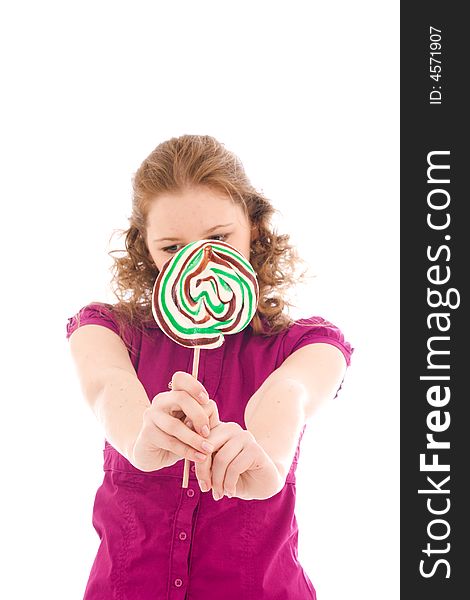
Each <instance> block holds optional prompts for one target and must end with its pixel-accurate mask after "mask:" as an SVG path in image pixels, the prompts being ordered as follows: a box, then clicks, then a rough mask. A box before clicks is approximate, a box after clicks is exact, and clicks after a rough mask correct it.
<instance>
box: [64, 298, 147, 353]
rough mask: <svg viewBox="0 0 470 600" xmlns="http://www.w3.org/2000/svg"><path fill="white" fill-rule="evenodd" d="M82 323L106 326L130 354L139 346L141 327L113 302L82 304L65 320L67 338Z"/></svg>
mask: <svg viewBox="0 0 470 600" xmlns="http://www.w3.org/2000/svg"><path fill="white" fill-rule="evenodd" d="M83 325H101V326H102V327H107V328H108V329H110V330H111V331H113V332H114V333H115V334H116V335H118V336H119V337H120V338H121V339H122V340H123V342H124V343H125V345H126V346H127V348H128V350H129V352H131V353H132V354H134V353H135V348H137V347H139V346H140V343H139V339H140V335H141V327H139V326H137V325H136V323H134V324H132V323H131V322H130V321H129V320H128V319H127V318H126V317H125V315H124V314H123V313H122V311H119V310H118V307H117V306H116V305H114V304H110V303H107V302H99V301H93V302H90V303H88V304H86V305H85V306H82V307H81V308H80V310H78V311H77V312H76V313H75V314H74V315H73V316H71V317H69V318H68V320H67V324H66V338H67V340H68V339H69V338H70V336H71V335H72V333H73V332H74V331H75V330H76V329H77V328H78V327H81V326H83Z"/></svg>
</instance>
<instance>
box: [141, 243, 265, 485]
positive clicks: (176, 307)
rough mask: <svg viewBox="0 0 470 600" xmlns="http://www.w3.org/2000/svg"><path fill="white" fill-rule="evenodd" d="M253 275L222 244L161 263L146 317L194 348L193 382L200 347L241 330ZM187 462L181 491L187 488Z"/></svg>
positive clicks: (253, 296) (254, 292) (252, 295)
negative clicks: (149, 312) (149, 314)
mask: <svg viewBox="0 0 470 600" xmlns="http://www.w3.org/2000/svg"><path fill="white" fill-rule="evenodd" d="M258 298H259V288H258V281H257V279H256V273H255V271H254V270H253V267H252V266H251V264H250V263H249V262H248V261H247V260H246V258H245V257H244V256H243V255H242V254H241V253H240V252H239V251H238V250H236V249H235V248H234V247H233V246H231V245H230V244H227V243H226V242H219V241H214V240H200V241H198V242H192V243H191V244H188V245H187V246H185V247H184V248H182V249H181V250H180V251H179V252H177V253H176V254H175V256H173V257H172V258H171V259H170V260H169V261H167V262H166V263H165V264H164V265H163V267H162V269H161V271H160V273H159V274H158V277H157V279H156V281H155V284H154V286H153V293H152V313H153V316H154V318H155V320H156V322H157V323H158V325H159V327H160V328H161V329H162V331H163V332H164V333H165V334H166V335H167V336H168V337H169V338H171V339H172V340H173V341H175V342H176V343H177V344H180V345H181V346H185V347H186V348H194V356H193V372H192V375H193V377H196V378H197V372H198V366H199V352H200V349H201V348H207V349H211V348H218V347H219V346H221V345H222V344H223V343H224V336H225V335H229V334H234V333H238V332H239V331H242V330H243V329H245V327H247V326H248V325H249V323H250V321H251V319H252V318H253V316H254V314H255V312H256V308H257V305H258ZM188 477H189V460H188V459H185V461H184V475H183V487H188Z"/></svg>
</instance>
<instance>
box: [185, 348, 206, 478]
mask: <svg viewBox="0 0 470 600" xmlns="http://www.w3.org/2000/svg"><path fill="white" fill-rule="evenodd" d="M200 351H201V349H200V348H198V346H195V347H194V354H193V372H192V376H193V377H195V378H196V379H197V372H198V370H199V352H200ZM188 481H189V459H187V458H185V459H184V471H183V483H182V485H181V487H184V488H187V487H188Z"/></svg>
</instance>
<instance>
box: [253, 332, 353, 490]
mask: <svg viewBox="0 0 470 600" xmlns="http://www.w3.org/2000/svg"><path fill="white" fill-rule="evenodd" d="M345 372H346V360H345V358H344V355H343V353H342V352H341V350H339V348H337V347H336V346H333V345H331V344H326V343H320V342H318V343H313V344H308V345H307V346H303V347H302V348H300V349H299V350H296V351H295V352H293V353H292V354H291V355H290V356H289V357H288V358H287V359H286V360H285V361H284V362H283V363H282V365H281V366H280V367H279V368H278V369H276V370H275V371H274V372H273V373H271V375H270V376H269V377H268V378H267V379H266V380H265V381H264V383H263V384H262V385H261V387H260V388H259V389H258V391H257V392H256V393H255V394H253V396H252V397H251V398H250V400H249V401H248V404H247V406H246V408H245V424H246V428H247V430H248V431H250V432H251V433H252V434H253V436H254V437H255V439H256V441H257V443H258V444H259V445H260V446H261V447H262V448H263V450H264V451H265V452H266V454H267V455H268V456H269V457H270V458H271V460H272V461H273V463H274V464H275V465H276V467H277V469H278V471H279V474H280V475H281V479H282V485H281V487H280V488H279V490H278V491H280V490H281V489H282V487H283V486H284V484H285V481H286V477H287V474H288V472H289V469H290V466H291V464H292V461H293V459H294V455H295V451H296V448H297V444H298V440H299V436H300V432H301V430H302V428H303V426H304V424H305V423H306V422H307V421H308V420H309V419H310V418H311V416H312V415H313V413H314V411H315V409H316V408H317V406H319V404H320V403H321V402H323V401H324V400H327V399H332V398H334V397H335V394H336V392H337V391H338V389H339V387H340V385H341V382H342V381H343V378H344V375H345Z"/></svg>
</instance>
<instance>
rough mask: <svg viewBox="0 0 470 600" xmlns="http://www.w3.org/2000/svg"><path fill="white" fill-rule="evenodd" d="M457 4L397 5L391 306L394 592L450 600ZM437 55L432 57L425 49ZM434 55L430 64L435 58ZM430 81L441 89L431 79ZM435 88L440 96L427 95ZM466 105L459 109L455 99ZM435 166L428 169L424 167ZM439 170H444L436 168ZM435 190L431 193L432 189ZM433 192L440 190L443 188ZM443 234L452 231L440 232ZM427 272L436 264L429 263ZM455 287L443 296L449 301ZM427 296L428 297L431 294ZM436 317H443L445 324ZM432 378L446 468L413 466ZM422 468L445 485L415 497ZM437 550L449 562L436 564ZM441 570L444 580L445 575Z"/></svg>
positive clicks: (462, 373) (464, 48) (462, 174)
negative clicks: (397, 381)
mask: <svg viewBox="0 0 470 600" xmlns="http://www.w3.org/2000/svg"><path fill="white" fill-rule="evenodd" d="M464 8H465V3H457V2H442V1H441V2H435V1H428V2H414V3H413V2H408V3H406V2H402V3H401V8H400V10H401V14H400V27H401V51H400V72H401V77H400V80H401V81H400V115H401V126H400V137H401V140H400V146H401V148H400V152H401V156H400V171H401V174H400V175H401V184H400V194H401V201H400V219H401V236H400V237H401V248H400V269H401V282H400V285H401V289H400V302H401V306H400V314H401V326H400V337H401V342H400V344H401V357H400V365H401V386H400V390H401V403H400V407H401V408H400V410H401V414H400V422H401V454H400V466H401V487H400V516H401V528H400V538H401V539H400V542H401V544H400V545H401V557H400V576H401V586H400V595H401V598H402V599H403V600H408V599H409V600H416V599H418V598H419V599H421V598H425V599H426V600H434V599H436V600H437V599H439V600H454V599H459V600H460V599H461V598H464V597H467V596H468V595H469V591H468V584H467V582H466V575H467V573H468V572H470V560H469V557H470V548H469V547H468V546H470V537H469V535H468V534H469V527H468V523H469V518H468V513H469V512H470V500H469V495H468V492H465V489H469V487H470V468H469V465H470V419H469V410H468V406H469V404H470V393H469V389H468V388H470V378H468V379H467V377H466V373H470V344H469V341H470V339H469V336H468V333H469V327H468V321H469V315H468V312H467V311H468V301H467V298H468V279H469V278H470V268H469V266H470V248H469V245H467V241H468V242H470V218H467V220H466V218H465V213H467V214H468V212H469V211H468V207H470V194H469V191H468V190H467V189H466V187H467V186H466V181H465V179H466V173H467V171H468V172H470V156H469V153H468V150H467V148H466V142H467V140H469V121H470V103H468V101H467V99H466V95H465V92H464V88H466V87H468V80H469V76H468V58H469V57H470V52H469V44H470V33H469V31H468V27H469V25H468V22H467V21H466V20H465V18H464V15H463V10H464ZM430 26H432V27H435V28H437V29H440V30H442V55H441V59H442V62H441V66H442V76H441V77H440V78H439V80H438V81H434V80H433V79H431V77H430V75H431V73H430V69H429V67H430V51H431V49H430ZM435 56H436V57H438V55H435ZM434 64H437V63H434ZM433 86H435V88H436V89H440V90H441V91H442V100H441V104H434V105H432V104H430V103H429V96H430V92H431V91H432V89H433ZM439 86H440V88H439ZM435 96H436V97H437V96H438V94H435ZM464 104H466V105H467V106H466V107H464ZM446 150H448V151H450V154H449V155H448V156H445V155H441V156H437V155H436V158H435V159H434V161H435V162H436V163H437V162H441V163H444V164H450V169H449V171H448V174H449V175H448V176H449V178H450V183H449V184H441V185H434V187H435V188H439V187H440V188H443V189H445V190H447V192H448V193H449V194H450V199H451V200H450V204H449V207H448V209H446V210H443V211H439V212H437V211H436V215H435V216H436V218H441V219H444V215H445V213H446V212H449V215H450V218H451V222H450V225H449V227H448V228H447V229H446V230H444V231H437V230H433V229H432V228H430V227H429V226H428V224H427V221H426V219H427V214H428V213H429V212H432V210H431V209H430V208H429V207H428V193H429V191H430V190H431V189H432V187H433V184H432V183H429V182H428V180H427V168H428V162H427V160H428V153H429V152H432V151H446ZM434 172H435V173H436V175H437V174H438V171H437V170H436V171H434ZM439 176H440V177H441V178H442V179H444V172H443V171H441V172H440V175H439ZM438 196H439V194H437V195H436V196H435V197H436V199H437V198H438ZM440 197H441V199H444V198H445V195H444V194H441V196H440ZM445 235H450V239H445ZM444 245H447V246H448V247H449V250H450V257H449V258H448V260H447V256H448V255H447V251H445V250H444V249H442V250H441V253H440V255H439V258H438V259H436V260H435V261H434V262H433V261H431V260H430V259H429V257H428V256H427V248H428V247H430V248H431V254H432V255H433V256H436V254H437V250H438V249H439V247H440V246H444ZM436 264H439V265H440V268H441V270H442V271H441V272H442V274H443V275H444V274H446V273H447V271H446V266H448V267H449V269H450V273H451V275H450V280H449V282H448V283H446V284H440V285H434V284H431V283H430V282H429V279H428V269H429V267H431V266H433V265H436ZM434 275H436V272H434ZM428 288H430V289H437V290H440V291H441V293H442V295H443V296H444V297H445V294H446V291H447V290H449V289H450V288H454V289H456V290H458V293H459V296H460V305H459V306H458V307H456V308H449V307H445V306H441V307H437V308H431V307H430V306H429V303H428V297H427V289H428ZM456 298H457V294H453V297H452V300H451V301H450V303H455V300H456ZM436 299H437V297H434V300H436ZM433 312H442V313H444V312H445V313H448V314H449V315H450V316H449V319H450V323H451V325H450V329H449V330H448V331H447V332H439V330H438V329H437V325H436V319H434V320H431V325H432V326H431V329H430V328H429V327H428V323H427V318H428V316H429V315H430V314H431V313H433ZM444 321H445V319H443V320H442V321H441V323H442V324H443V323H444ZM438 335H441V336H446V335H447V336H449V337H450V340H449V341H441V342H438V341H436V342H434V344H435V346H434V348H436V347H437V346H436V344H437V345H440V348H441V349H447V350H450V354H449V355H441V356H440V357H439V358H440V360H437V359H436V360H435V361H434V362H436V363H442V364H450V369H449V370H448V371H447V372H446V371H444V370H434V371H430V370H429V369H428V351H429V350H428V347H427V343H428V340H429V338H430V337H431V336H438ZM430 374H436V375H437V374H439V375H444V374H447V375H449V376H450V381H448V382H444V381H442V382H430V381H424V380H420V376H422V375H430ZM431 385H442V386H444V385H448V386H449V389H450V393H451V397H450V401H449V403H448V404H447V405H446V406H445V407H444V406H443V407H441V408H440V411H441V417H442V418H444V416H445V415H444V411H447V412H448V413H449V416H450V419H451V420H450V425H449V427H448V429H447V430H445V431H443V432H441V433H435V434H434V435H435V439H437V440H442V441H449V442H450V448H449V449H442V450H439V452H438V456H439V462H440V463H443V464H445V463H449V464H450V471H449V472H438V471H436V472H434V473H433V472H423V471H421V470H420V454H422V453H427V457H428V458H427V462H430V461H431V460H432V454H433V453H434V452H436V451H433V450H427V449H426V443H427V439H426V434H427V433H430V430H429V428H428V424H427V417H428V415H429V413H430V412H431V411H433V410H437V409H436V407H432V406H431V405H430V404H429V403H428V401H427V390H428V388H429V387H430V386H431ZM427 476H429V477H431V478H433V479H434V481H435V482H436V483H437V484H439V483H440V482H441V481H442V480H443V479H444V478H445V477H447V476H450V480H449V481H448V483H447V484H446V485H442V489H448V490H449V493H448V494H437V493H435V494H429V495H427V494H419V493H418V490H419V489H432V488H433V486H432V485H431V484H429V483H428V482H427ZM428 498H431V500H430V502H431V506H432V507H434V508H436V509H437V508H443V507H445V506H447V500H445V498H448V499H449V501H450V508H449V510H448V512H447V513H446V514H443V515H441V516H439V515H432V514H431V513H430V512H429V510H428V508H427V499H428ZM438 518H442V519H445V520H447V522H448V524H449V528H450V531H449V535H448V537H447V538H445V539H443V540H441V541H435V540H432V539H430V538H429V536H428V532H427V528H428V527H429V524H430V522H431V521H432V520H433V519H438ZM431 531H433V532H434V533H435V534H436V535H444V534H445V532H446V526H445V525H444V524H441V525H439V524H435V525H433V526H432V528H431ZM428 542H429V543H430V544H431V547H432V548H433V549H440V550H442V549H444V548H446V547H447V546H446V544H447V543H449V544H450V547H449V551H448V552H444V553H442V554H441V553H436V554H431V556H430V557H428V556H427V555H426V554H425V553H424V552H423V549H425V548H426V546H427V543H428ZM439 559H444V560H447V561H448V563H449V568H448V567H447V566H446V564H445V563H440V564H439V565H437V564H435V563H436V561H437V560H439ZM421 560H425V563H424V566H423V570H424V571H426V572H427V573H428V574H429V573H430V572H432V571H433V570H434V568H435V572H434V575H432V576H431V577H427V578H426V577H423V576H422V575H421V574H420V561H421ZM447 574H450V577H448V578H446V575H447Z"/></svg>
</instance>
